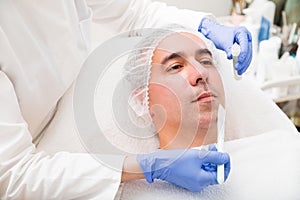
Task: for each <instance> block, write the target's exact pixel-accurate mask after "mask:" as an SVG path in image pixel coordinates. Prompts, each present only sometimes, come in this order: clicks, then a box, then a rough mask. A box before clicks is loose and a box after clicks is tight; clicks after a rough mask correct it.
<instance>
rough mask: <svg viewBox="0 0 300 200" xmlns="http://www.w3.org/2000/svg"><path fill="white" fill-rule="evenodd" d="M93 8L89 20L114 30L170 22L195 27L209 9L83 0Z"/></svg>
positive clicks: (121, 0) (144, 1)
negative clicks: (205, 10) (198, 10)
mask: <svg viewBox="0 0 300 200" xmlns="http://www.w3.org/2000/svg"><path fill="white" fill-rule="evenodd" d="M87 3H88V5H89V7H91V8H92V10H93V20H94V22H96V23H99V24H101V25H102V26H103V25H104V26H106V27H107V28H109V29H114V30H115V31H118V32H120V31H128V30H132V29H139V28H158V27H162V26H165V25H167V24H170V23H176V24H180V25H182V26H186V27H189V28H192V29H194V30H198V26H199V24H200V21H201V19H202V18H203V17H209V18H214V17H213V16H212V15H211V14H210V13H204V12H196V11H192V10H185V9H178V8H176V7H174V6H167V5H166V4H165V3H162V2H152V1H150V0H103V1H99V0H87Z"/></svg>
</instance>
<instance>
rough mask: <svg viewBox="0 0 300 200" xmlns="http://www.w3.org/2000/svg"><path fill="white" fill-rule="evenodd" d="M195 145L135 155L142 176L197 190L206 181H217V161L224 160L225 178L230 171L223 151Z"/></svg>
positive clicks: (150, 181)
mask: <svg viewBox="0 0 300 200" xmlns="http://www.w3.org/2000/svg"><path fill="white" fill-rule="evenodd" d="M213 148H214V149H212V150H213V151H206V150H198V149H179V150H157V151H155V152H153V153H150V154H140V155H137V161H138V163H139V164H140V166H141V168H142V170H143V173H144V175H145V178H146V180H147V181H148V182H149V183H152V182H153V180H154V179H161V180H165V181H167V182H169V183H172V184H175V185H177V186H180V187H183V188H185V189H188V190H190V191H192V192H198V191H200V190H202V189H203V188H205V187H206V186H208V185H213V184H218V182H217V165H219V164H225V180H226V179H227V177H228V174H229V172H230V158H229V155H228V154H227V153H219V152H217V151H215V150H216V149H215V147H213Z"/></svg>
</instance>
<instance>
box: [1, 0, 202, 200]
mask: <svg viewBox="0 0 300 200" xmlns="http://www.w3.org/2000/svg"><path fill="white" fill-rule="evenodd" d="M203 16H204V13H199V12H192V11H185V10H178V9H176V8H174V7H166V5H165V4H161V3H151V2H150V1H142V0H135V1H129V0H102V1H101V0H89V1H84V0H67V1H61V0H43V1H40V0H2V1H1V2H0V138H1V139H0V147H1V149H0V185H1V187H0V199H93V198H94V199H95V198H97V199H113V198H114V196H115V194H116V192H117V189H118V187H119V184H120V177H121V172H120V171H115V170H112V169H110V168H107V167H105V166H103V165H101V164H100V163H99V162H97V161H96V160H94V159H93V157H92V156H91V155H88V154H75V153H66V152H58V153H56V154H55V155H53V156H49V155H47V154H46V153H45V152H37V151H36V147H35V145H34V144H37V143H38V142H39V141H40V138H41V133H42V132H43V130H44V129H45V127H46V125H47V124H48V123H49V121H50V120H51V119H52V118H53V116H54V113H55V112H56V106H57V103H58V101H59V99H60V98H61V97H62V95H63V94H64V93H65V92H66V90H67V89H68V88H69V87H70V86H71V84H72V82H73V81H74V80H75V79H76V76H77V75H78V73H79V71H80V67H81V64H82V62H83V61H84V59H85V58H86V56H87V54H88V52H89V50H90V48H91V46H93V45H91V44H90V33H89V31H90V30H89V27H90V24H91V21H92V19H93V20H94V22H95V23H97V24H99V25H100V26H101V29H102V30H103V32H105V33H106V34H107V35H110V36H112V34H115V33H117V32H122V31H126V30H130V29H133V28H143V27H154V26H156V27H157V26H161V25H164V24H166V23H169V22H173V23H176V22H177V23H181V24H185V25H187V24H189V25H190V26H191V27H194V28H195V29H197V27H198V24H199V22H200V20H201V18H202V17H203ZM103 39H104V38H103ZM58 131H59V130H58ZM116 160H119V167H120V168H121V166H122V162H123V157H120V158H118V159H116Z"/></svg>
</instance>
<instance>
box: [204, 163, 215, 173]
mask: <svg viewBox="0 0 300 200" xmlns="http://www.w3.org/2000/svg"><path fill="white" fill-rule="evenodd" d="M201 169H203V170H205V171H207V172H215V171H217V165H216V164H213V163H203V164H202V166H201Z"/></svg>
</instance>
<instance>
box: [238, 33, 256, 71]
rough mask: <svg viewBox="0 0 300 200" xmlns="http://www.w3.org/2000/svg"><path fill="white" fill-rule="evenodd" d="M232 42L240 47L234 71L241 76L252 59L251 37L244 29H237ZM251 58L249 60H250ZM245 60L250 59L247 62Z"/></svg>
mask: <svg viewBox="0 0 300 200" xmlns="http://www.w3.org/2000/svg"><path fill="white" fill-rule="evenodd" d="M234 41H235V42H237V43H238V44H239V45H240V49H241V52H240V55H239V56H238V63H237V64H236V66H235V69H236V70H237V71H238V74H239V75H241V74H242V73H244V72H245V71H246V69H247V68H248V67H249V65H250V62H251V58H252V37H251V34H250V32H249V31H248V30H247V29H246V28H245V27H239V28H238V29H237V30H236V32H235V37H234ZM250 57H251V58H250ZM247 58H250V62H249V59H248V60H247Z"/></svg>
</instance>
